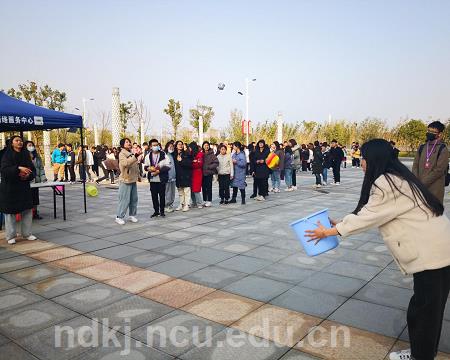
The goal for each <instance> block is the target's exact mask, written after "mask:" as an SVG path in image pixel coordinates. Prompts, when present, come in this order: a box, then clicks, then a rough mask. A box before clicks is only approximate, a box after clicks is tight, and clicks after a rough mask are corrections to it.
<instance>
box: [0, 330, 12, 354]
mask: <svg viewBox="0 0 450 360" xmlns="http://www.w3.org/2000/svg"><path fill="white" fill-rule="evenodd" d="M10 341H11V340H10V339H8V338H7V337H6V336H3V335H1V334H0V346H1V345H5V344H7V343H9V342H10ZM0 353H1V352H0Z"/></svg>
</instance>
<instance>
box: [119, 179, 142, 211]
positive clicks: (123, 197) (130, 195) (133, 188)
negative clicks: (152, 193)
mask: <svg viewBox="0 0 450 360" xmlns="http://www.w3.org/2000/svg"><path fill="white" fill-rule="evenodd" d="M137 204H138V193H137V185H136V183H132V184H125V183H123V182H121V183H120V184H119V204H118V205H117V217H118V218H121V219H123V218H124V217H125V216H126V215H127V209H129V213H130V216H136V212H137Z"/></svg>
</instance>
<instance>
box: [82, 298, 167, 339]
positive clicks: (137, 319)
mask: <svg viewBox="0 0 450 360" xmlns="http://www.w3.org/2000/svg"><path fill="white" fill-rule="evenodd" d="M171 311H173V308H171V307H169V306H166V305H163V304H160V303H157V302H155V301H151V300H148V299H145V298H143V297H140V296H131V297H127V298H125V299H123V300H119V301H117V302H115V303H113V304H110V305H108V306H105V307H102V308H101V309H97V310H95V311H92V312H90V313H89V314H87V316H88V317H90V318H96V319H98V321H99V322H102V323H104V324H105V326H108V327H113V326H114V327H116V329H117V328H119V327H120V329H119V331H121V332H122V333H124V330H125V326H127V327H128V328H129V329H131V330H133V329H135V328H137V327H140V326H142V325H144V324H146V323H149V322H151V321H153V320H155V319H157V318H160V317H161V316H163V315H166V314H168V313H170V312H171Z"/></svg>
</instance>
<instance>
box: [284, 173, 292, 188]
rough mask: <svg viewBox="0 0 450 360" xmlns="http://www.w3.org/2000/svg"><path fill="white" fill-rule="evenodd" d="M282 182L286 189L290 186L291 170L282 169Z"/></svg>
mask: <svg viewBox="0 0 450 360" xmlns="http://www.w3.org/2000/svg"><path fill="white" fill-rule="evenodd" d="M284 181H285V182H286V186H287V187H288V188H290V187H291V186H292V169H284Z"/></svg>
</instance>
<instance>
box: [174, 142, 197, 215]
mask: <svg viewBox="0 0 450 360" xmlns="http://www.w3.org/2000/svg"><path fill="white" fill-rule="evenodd" d="M173 157H174V161H175V172H176V181H175V183H176V186H177V189H178V195H179V196H180V205H179V206H178V207H177V208H176V210H177V211H180V210H183V211H188V210H189V204H190V202H191V183H192V160H193V159H192V156H191V154H190V152H189V151H185V150H184V144H183V142H182V141H180V140H178V141H177V142H176V143H175V152H174V155H173Z"/></svg>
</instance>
